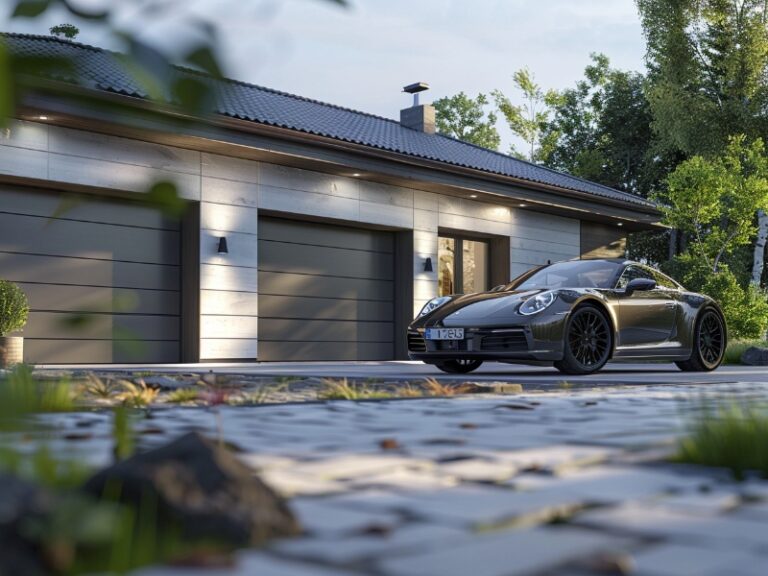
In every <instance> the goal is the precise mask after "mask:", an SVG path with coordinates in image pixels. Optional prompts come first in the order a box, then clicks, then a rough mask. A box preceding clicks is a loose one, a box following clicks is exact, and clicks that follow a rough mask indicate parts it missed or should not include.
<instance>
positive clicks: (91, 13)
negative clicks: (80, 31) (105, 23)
mask: <svg viewBox="0 0 768 576" xmlns="http://www.w3.org/2000/svg"><path fill="white" fill-rule="evenodd" d="M58 1H59V3H60V4H61V5H62V6H64V7H65V8H66V9H67V10H68V11H69V13H70V14H73V15H75V16H77V17H78V18H83V19H85V20H106V19H107V18H108V17H109V10H100V11H99V10H85V9H83V8H80V7H79V6H76V5H75V4H73V3H72V2H70V1H69V0H58Z"/></svg>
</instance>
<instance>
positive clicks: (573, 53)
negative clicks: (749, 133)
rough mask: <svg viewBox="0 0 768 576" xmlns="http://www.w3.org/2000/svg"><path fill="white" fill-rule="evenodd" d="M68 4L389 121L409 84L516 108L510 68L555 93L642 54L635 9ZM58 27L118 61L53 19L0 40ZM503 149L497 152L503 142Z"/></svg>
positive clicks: (265, 82) (575, 3)
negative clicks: (192, 43)
mask: <svg viewBox="0 0 768 576" xmlns="http://www.w3.org/2000/svg"><path fill="white" fill-rule="evenodd" d="M74 1H75V2H76V4H78V5H80V6H85V7H89V6H99V5H103V4H110V5H112V6H116V7H118V8H117V15H116V18H115V21H114V23H115V25H116V26H118V27H123V28H129V29H132V30H134V31H136V32H138V33H139V34H141V35H142V36H143V37H145V38H146V39H148V40H150V41H152V42H154V43H155V44H158V45H160V46H161V47H163V48H164V49H166V50H167V51H169V52H173V51H174V50H178V48H179V46H180V45H182V44H183V43H182V40H181V39H182V38H188V37H189V35H190V34H195V33H196V32H194V30H196V29H195V28H193V27H192V26H191V25H189V22H192V21H194V19H196V18H202V19H205V20H208V21H210V22H212V23H214V24H215V25H216V27H217V29H218V34H219V42H220V46H221V59H222V60H223V63H224V67H225V72H226V73H227V75H228V76H230V77H232V78H236V79H238V80H244V81H247V82H252V83H254V84H259V85H262V86H267V87H270V88H275V89H278V90H283V91H286V92H291V93H294V94H298V95H301V96H305V97H309V98H314V99H317V100H321V101H325V102H329V103H332V104H337V105H340V106H345V107H349V108H353V109H356V110H361V111H364V112H369V113H372V114H377V115H380V116H385V117H388V118H398V117H399V110H400V109H401V108H405V107H407V106H409V105H410V102H411V97H410V96H409V95H407V94H403V93H402V92H401V90H402V87H403V86H405V85H406V84H410V83H413V82H418V81H424V82H428V83H429V84H430V87H431V89H430V91H429V92H427V93H426V94H423V95H422V101H423V102H428V101H431V100H433V99H437V98H440V97H443V96H449V95H453V94H456V93H457V92H459V91H464V92H467V93H468V94H471V95H475V94H477V93H478V92H485V93H488V92H490V91H491V90H493V89H497V88H498V89H500V90H502V91H503V92H505V93H506V94H507V95H509V96H510V97H511V98H512V99H513V101H515V91H514V87H513V84H512V74H513V73H514V71H515V70H517V69H519V68H522V67H528V68H529V69H530V70H531V71H532V72H533V73H534V75H535V77H536V80H537V81H538V82H539V84H540V85H541V86H542V87H543V88H545V89H546V88H555V89H562V88H566V87H569V86H572V85H573V84H574V82H576V80H578V79H579V78H581V77H582V74H583V70H584V66H585V65H587V63H588V62H589V55H590V53H591V52H603V53H605V54H607V55H608V56H609V57H610V58H611V62H612V65H613V66H615V67H617V68H621V69H628V70H642V69H643V55H644V50H645V48H644V42H643V37H642V32H641V28H640V23H639V19H638V16H637V10H636V7H635V2H634V0H348V1H349V3H350V7H348V8H342V7H339V6H338V5H337V4H336V3H334V2H332V1H330V0H237V1H235V0H165V1H166V2H167V4H168V5H170V6H171V7H172V11H168V12H166V13H165V14H163V13H159V14H158V13H155V14H154V15H152V16H148V15H147V14H146V12H144V11H142V6H145V5H146V4H148V3H149V2H150V1H151V0H113V1H112V2H110V1H109V0H74ZM8 4H12V2H8ZM62 22H73V23H75V24H77V25H78V26H79V27H80V28H81V34H80V36H79V37H78V41H80V42H84V43H88V44H95V45H98V46H102V47H106V48H112V49H117V50H119V49H120V45H119V43H118V42H117V41H116V40H115V39H114V38H113V37H111V36H110V35H109V34H107V33H105V32H104V31H103V30H102V29H100V28H99V27H97V26H94V25H92V24H90V23H88V22H80V21H77V20H76V19H74V18H72V17H71V16H69V15H66V14H64V13H63V12H53V13H50V14H48V15H46V17H45V18H42V19H39V20H19V19H16V20H10V19H9V18H8V17H7V15H0V28H2V29H4V30H11V31H18V32H31V33H47V29H48V28H49V27H50V26H52V25H54V24H59V23H62ZM500 127H501V126H500ZM502 137H503V140H504V143H503V144H502V147H503V148H506V147H508V143H509V141H510V135H509V133H508V131H506V130H502Z"/></svg>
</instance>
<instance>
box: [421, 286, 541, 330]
mask: <svg viewBox="0 0 768 576" xmlns="http://www.w3.org/2000/svg"><path fill="white" fill-rule="evenodd" d="M545 291H546V290H544V289H535V290H519V291H514V290H513V291H508V292H480V293H478V294H463V295H460V296H456V297H455V298H454V299H453V300H451V301H450V302H448V303H446V304H443V305H442V306H441V307H440V308H438V309H437V310H435V311H434V312H432V314H428V315H427V316H425V317H424V318H423V320H424V324H425V325H427V326H430V325H434V324H435V323H438V322H439V323H442V324H443V325H444V326H463V325H466V323H467V322H469V321H472V322H476V321H480V323H484V322H482V321H483V320H486V319H488V318H493V319H495V320H502V319H504V318H507V317H513V316H517V308H518V306H519V305H520V303H521V302H523V301H525V300H527V299H528V298H530V297H531V296H535V295H536V294H539V293H540V292H545Z"/></svg>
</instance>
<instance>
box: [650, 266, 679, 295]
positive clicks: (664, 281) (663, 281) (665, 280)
mask: <svg viewBox="0 0 768 576" xmlns="http://www.w3.org/2000/svg"><path fill="white" fill-rule="evenodd" d="M651 273H652V274H653V277H654V279H655V280H656V284H658V285H659V286H661V287H662V288H668V289H669V290H680V285H679V284H678V283H677V282H675V281H674V280H672V278H670V277H669V276H666V275H665V274H662V273H661V272H659V271H658V270H651Z"/></svg>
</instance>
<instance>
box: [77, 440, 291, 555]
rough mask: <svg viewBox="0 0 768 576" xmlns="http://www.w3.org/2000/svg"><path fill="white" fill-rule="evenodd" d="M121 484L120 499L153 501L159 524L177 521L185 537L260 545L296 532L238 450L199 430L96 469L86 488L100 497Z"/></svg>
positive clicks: (138, 502) (139, 503)
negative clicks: (229, 447) (200, 433)
mask: <svg viewBox="0 0 768 576" xmlns="http://www.w3.org/2000/svg"><path fill="white" fill-rule="evenodd" d="M110 486H112V487H114V486H119V488H120V492H119V498H120V500H121V501H122V502H124V503H126V504H128V505H130V506H132V507H135V508H136V509H139V508H140V506H142V503H146V501H147V499H148V498H149V499H151V500H150V501H152V500H154V501H155V502H157V517H158V524H159V528H158V530H159V531H160V532H162V531H163V527H164V526H177V527H179V528H181V530H182V533H183V534H184V536H186V537H187V538H189V539H193V540H198V539H212V540H215V541H223V542H226V543H228V544H232V545H236V546H242V545H258V544H261V543H262V542H263V541H264V540H266V539H268V538H273V537H278V536H291V535H296V534H298V533H299V531H300V528H299V524H298V522H297V520H296V518H295V517H294V516H293V514H292V513H291V511H290V509H289V508H288V506H287V505H286V504H285V502H284V501H283V500H282V499H281V498H280V497H279V496H277V495H276V494H275V493H274V492H273V491H272V489H271V488H270V487H269V486H267V485H266V484H264V482H262V481H261V480H260V479H259V478H258V477H257V476H256V475H255V474H254V473H253V471H252V470H250V469H249V468H248V467H247V466H245V465H244V464H243V463H242V462H240V461H239V460H238V459H237V457H236V456H234V455H233V454H232V453H231V452H229V451H228V450H226V449H223V448H221V447H219V446H218V445H217V444H216V443H214V442H212V441H210V440H207V439H206V438H204V437H202V436H201V435H199V434H197V433H190V434H186V435H185V436H182V437H181V438H179V439H178V440H175V441H173V442H171V443H170V444H167V445H164V446H162V447H160V448H156V449H154V450H151V451H149V452H144V453H141V454H137V455H135V456H132V457H131V458H128V459H127V460H124V461H122V462H118V463H117V464H114V465H113V466H111V467H109V468H106V469H104V470H101V471H100V472H97V473H96V474H95V475H94V476H93V477H91V478H90V479H89V480H88V481H87V482H86V484H85V487H84V489H85V490H86V491H87V492H88V493H90V494H93V495H94V496H96V497H101V496H102V495H103V494H104V493H105V491H106V490H107V489H108V488H109V487H110Z"/></svg>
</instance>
